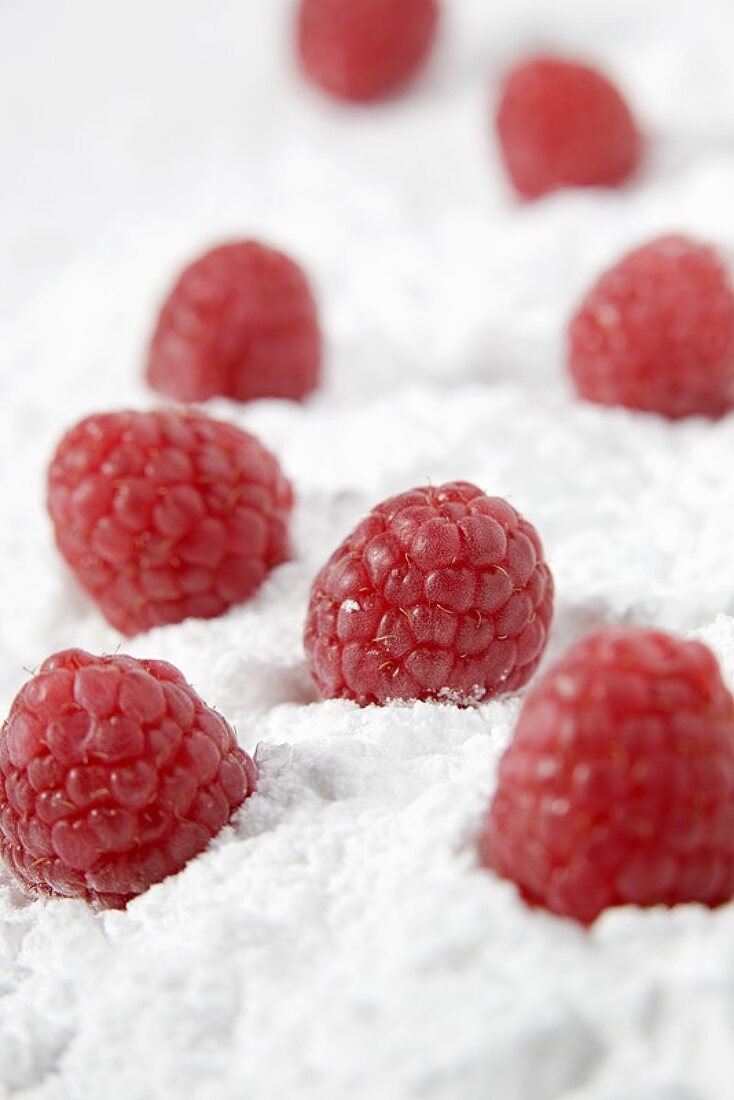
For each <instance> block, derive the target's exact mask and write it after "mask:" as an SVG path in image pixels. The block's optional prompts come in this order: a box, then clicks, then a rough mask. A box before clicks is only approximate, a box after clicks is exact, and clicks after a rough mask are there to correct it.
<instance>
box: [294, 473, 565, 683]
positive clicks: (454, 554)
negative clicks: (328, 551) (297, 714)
mask: <svg viewBox="0 0 734 1100" xmlns="http://www.w3.org/2000/svg"><path fill="white" fill-rule="evenodd" d="M552 608H553V580H552V577H551V574H550V570H549V569H548V566H547V565H546V564H545V561H544V558H543V550H542V547H541V545H540V539H539V538H538V535H537V532H536V531H535V528H534V527H533V526H532V525H531V524H530V523H528V522H527V520H525V519H523V518H522V516H520V515H518V513H517V512H516V511H515V509H514V508H512V507H511V506H510V505H509V504H507V502H506V501H504V500H500V499H499V498H498V497H488V496H485V494H484V493H483V492H482V491H481V490H480V489H477V488H476V486H474V485H470V484H468V483H467V482H454V483H451V484H448V485H441V486H439V487H438V488H433V487H430V486H429V487H426V488H420V489H413V490H412V491H410V492H407V493H402V494H401V495H400V496H397V497H393V498H392V499H390V500H386V501H385V502H384V503H382V504H379V505H378V506H377V507H376V508H374V509H373V510H372V512H370V514H369V515H368V516H367V517H366V519H364V520H362V522H361V523H360V524H359V525H358V526H357V528H356V529H355V530H354V531H353V532H352V534H351V535H350V536H349V537H348V538H347V539H345V540H344V542H343V543H342V544H341V546H339V548H338V549H337V550H336V551H335V552H334V553H333V554H332V556H331V558H330V559H329V561H328V562H327V563H326V565H325V566H324V568H323V569H322V570H321V572H320V573H319V575H318V576H317V577H316V580H315V581H314V583H313V587H312V590H311V601H310V605H309V609H308V616H307V620H306V631H305V647H306V654H307V657H308V663H309V667H310V669H311V674H312V675H313V678H314V680H315V681H316V684H317V685H318V687H319V690H320V691H321V693H322V695H324V696H327V697H334V696H339V697H343V698H347V699H354V700H356V701H357V702H358V703H360V704H366V703H384V702H386V701H387V700H389V699H430V698H439V699H446V700H448V701H451V702H457V703H472V702H479V701H481V700H483V699H488V698H490V697H491V696H493V695H496V694H498V693H500V692H507V691H515V690H516V689H517V688H519V687H522V685H523V684H525V683H527V681H528V680H529V679H530V677H531V676H532V674H533V672H534V671H535V669H536V667H537V665H538V663H539V661H540V658H541V655H542V653H543V649H544V648H545V644H546V640H547V637H548V628H549V625H550V620H551V615H552Z"/></svg>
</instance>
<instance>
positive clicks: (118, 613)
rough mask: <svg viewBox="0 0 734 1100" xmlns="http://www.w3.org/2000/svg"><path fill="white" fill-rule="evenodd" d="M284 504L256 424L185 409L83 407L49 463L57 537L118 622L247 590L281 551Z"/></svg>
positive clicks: (142, 621)
mask: <svg viewBox="0 0 734 1100" xmlns="http://www.w3.org/2000/svg"><path fill="white" fill-rule="evenodd" d="M291 504H292V494H291V488H290V485H289V483H288V481H287V480H286V479H285V477H284V476H283V474H282V473H281V471H280V467H279V465H278V463H277V461H276V460H275V458H274V457H273V455H271V454H270V452H269V451H267V450H266V449H265V448H264V447H263V446H262V444H261V443H259V442H258V440H257V439H255V437H254V436H251V435H249V434H248V433H247V432H243V431H240V430H239V428H235V427H234V426H233V425H232V424H223V423H221V421H218V420H211V419H209V418H208V417H206V416H201V415H197V414H193V413H188V412H178V411H173V410H169V411H166V412H149V413H142V412H117V413H105V414H102V415H100V416H90V417H88V418H87V419H86V420H82V421H81V423H80V424H77V426H76V427H75V428H72V429H71V431H70V432H68V433H67V435H66V436H65V437H64V438H63V439H62V441H61V443H60V444H59V447H58V449H57V451H56V454H55V456H54V458H53V460H52V462H51V466H50V469H49V477H48V509H49V513H50V515H51V519H52V520H53V523H54V527H55V532H56V542H57V544H58V547H59V549H60V551H61V553H62V554H63V556H64V557H65V558H66V561H67V562H68V563H69V565H70V566H71V568H72V569H73V570H74V572H75V574H76V576H77V579H78V580H79V582H80V583H81V585H82V587H83V588H85V589H86V591H87V592H88V593H89V594H90V596H92V598H93V599H94V600H96V602H97V604H98V605H99V607H100V609H101V610H102V612H103V614H104V615H105V616H106V618H107V619H108V620H109V621H110V622H111V623H112V625H113V626H114V627H116V628H117V629H118V630H120V631H121V632H122V633H123V634H135V633H137V632H138V631H141V630H149V629H150V628H151V627H153V626H161V625H163V624H164V623H177V622H180V621H181V620H182V619H187V618H190V617H193V618H198V619H210V618H213V617H214V616H216V615H221V614H222V612H223V611H225V610H226V609H227V608H228V607H229V606H230V605H232V604H236V603H240V602H241V601H242V600H245V599H247V597H248V596H250V595H251V594H252V593H253V592H254V591H255V589H256V588H257V587H258V585H259V584H260V583H261V581H262V580H263V579H264V577H265V575H266V573H267V572H268V570H269V569H270V568H271V567H272V566H274V565H277V564H278V563H279V562H282V561H284V560H285V559H286V557H287V554H288V533H287V523H288V515H289V512H290V509H291Z"/></svg>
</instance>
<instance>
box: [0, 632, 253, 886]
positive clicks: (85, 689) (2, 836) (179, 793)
mask: <svg viewBox="0 0 734 1100" xmlns="http://www.w3.org/2000/svg"><path fill="white" fill-rule="evenodd" d="M256 777H257V771H256V767H255V764H254V763H253V761H252V760H251V759H250V757H249V756H248V755H247V753H245V752H243V750H242V749H240V748H239V747H238V746H237V742H236V739H235V735H234V733H233V731H232V729H231V728H230V726H229V725H228V724H227V723H226V722H225V720H224V719H223V718H222V717H220V715H218V714H217V713H216V712H215V711H213V710H211V709H210V708H209V707H207V706H206V705H205V704H204V703H203V702H202V701H201V699H200V698H199V696H198V695H197V694H196V692H195V691H194V689H193V688H192V687H189V685H188V684H187V683H186V681H185V680H184V678H183V676H182V675H181V673H180V672H179V671H178V669H176V668H174V667H173V666H172V665H169V664H166V663H165V662H164V661H136V660H135V659H134V658H133V657H123V656H117V657H93V656H92V655H91V654H90V653H85V652H84V651H83V650H80V649H68V650H65V651H63V652H62V653H57V654H55V656H53V657H49V659H48V660H47V661H45V662H44V664H42V665H41V668H40V670H39V672H38V674H37V675H36V676H34V677H33V679H32V680H29V682H28V683H27V684H26V685H25V687H23V688H21V690H20V691H19V693H18V695H17V696H16V698H15V700H14V702H13V705H12V707H11V709H10V714H9V716H8V718H7V720H6V721H5V723H4V724H3V727H2V730H1V731H0V855H2V857H3V859H4V860H5V862H6V863H7V864H8V866H9V867H10V868H11V870H12V871H13V872H14V873H15V875H16V876H17V878H18V879H19V880H20V882H21V883H22V884H23V886H25V887H26V888H27V889H29V890H31V891H36V892H39V893H43V894H57V895H61V896H63V897H79V898H85V899H87V900H88V901H91V902H94V903H95V904H98V905H101V906H115V907H119V906H123V905H124V904H125V903H126V902H128V901H129V900H130V899H131V898H133V897H135V895H136V894H140V893H142V892H143V891H144V890H146V889H147V888H148V887H149V886H151V885H152V884H153V883H155V882H160V881H161V879H164V878H166V877H167V876H168V875H172V874H175V873H176V872H177V871H180V870H181V869H182V867H183V866H184V865H185V864H186V863H187V861H188V860H190V859H191V858H192V857H193V856H195V855H197V854H198V853H199V852H202V851H203V850H204V848H206V846H207V844H208V843H209V841H210V840H211V839H212V838H213V837H215V836H216V835H217V833H218V832H219V831H220V829H222V827H223V826H224V825H226V823H227V821H229V818H230V817H231V815H232V813H233V812H234V810H236V809H237V807H238V806H240V805H241V803H242V802H243V800H244V799H245V798H246V797H247V796H248V795H249V794H251V793H252V791H253V790H254V788H255V783H256Z"/></svg>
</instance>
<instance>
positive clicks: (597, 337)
mask: <svg viewBox="0 0 734 1100" xmlns="http://www.w3.org/2000/svg"><path fill="white" fill-rule="evenodd" d="M568 363H569V369H570V372H571V376H572V378H573V381H574V383H575V386H576V389H577V391H578V393H579V395H580V396H581V397H584V398H586V399H587V400H588V401H596V402H599V403H600V404H602V405H623V406H626V407H627V408H631V409H641V410H643V411H647V412H657V413H661V414H662V415H663V416H667V417H670V418H671V419H675V418H678V417H682V416H693V415H702V416H710V417H718V416H722V415H723V414H724V413H725V412H727V410H728V409H730V408H731V407H732V405H733V404H734V294H732V288H731V284H730V281H729V276H728V274H727V272H726V270H725V268H724V266H723V264H722V262H721V260H720V259H719V257H718V256H717V254H716V252H715V251H714V250H713V249H712V248H710V247H708V246H707V245H704V244H700V243H699V242H697V241H693V240H690V239H688V238H686V237H681V236H669V237H661V238H659V239H657V240H653V241H651V242H650V243H648V244H645V245H643V246H642V247H641V248H636V249H635V250H634V251H633V252H630V253H629V254H628V255H627V256H625V257H624V258H623V259H622V260H620V261H619V263H617V264H615V266H614V267H612V268H611V269H610V270H609V271H607V272H605V274H603V275H602V276H601V278H600V279H599V280H598V281H597V282H596V283H595V285H594V286H593V287H592V288H591V290H590V291H589V293H588V294H587V296H586V298H585V299H584V301H583V302H582V304H581V306H580V308H579V310H578V312H577V313H576V315H575V316H574V317H573V319H572V321H571V324H570V327H569V332H568Z"/></svg>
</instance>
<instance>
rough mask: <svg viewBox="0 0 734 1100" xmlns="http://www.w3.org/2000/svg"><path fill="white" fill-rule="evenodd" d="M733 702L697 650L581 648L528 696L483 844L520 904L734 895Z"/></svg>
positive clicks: (628, 641)
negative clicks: (517, 894)
mask: <svg viewBox="0 0 734 1100" xmlns="http://www.w3.org/2000/svg"><path fill="white" fill-rule="evenodd" d="M733 796H734V699H733V698H732V696H731V694H730V693H729V691H728V690H727V689H726V687H725V686H724V683H723V682H722V679H721V674H720V672H719V669H718V666H717V664H716V661H715V659H714V657H713V654H712V653H711V651H710V650H709V649H708V648H707V647H706V646H704V645H701V644H700V643H699V642H684V641H681V640H679V639H677V638H674V637H671V636H670V635H667V634H662V633H658V632H655V631H650V630H642V629H636V628H613V629H607V630H603V631H601V632H600V633H598V634H595V635H592V636H591V637H588V638H585V639H584V640H583V641H581V642H580V643H579V644H577V645H576V646H574V647H573V648H572V649H571V650H570V651H569V652H568V653H567V654H566V656H565V657H564V658H563V659H562V660H561V661H559V662H558V664H556V665H555V666H554V667H553V668H552V669H551V670H550V671H549V672H548V673H547V674H546V675H545V676H544V677H543V679H542V680H541V681H540V682H539V683H538V685H537V687H535V688H534V690H533V691H532V692H531V693H530V694H529V695H528V697H527V699H526V701H525V704H524V706H523V709H522V711H521V713H520V718H519V720H518V723H517V729H516V731H515V736H514V739H513V741H512V743H511V744H510V746H509V748H508V749H507V751H506V752H505V755H504V756H503V758H502V761H501V763H500V767H499V779H498V785H497V791H496V793H495V796H494V800H493V802H492V804H491V806H490V809H489V814H488V816H487V819H486V822H485V825H484V830H483V833H482V835H481V839H480V845H479V847H480V854H481V859H482V861H483V862H484V863H485V865H486V866H488V867H491V868H493V869H494V870H495V871H497V872H498V873H499V874H500V875H503V876H505V877H506V878H509V879H512V880H513V881H514V882H516V883H517V885H518V886H519V888H520V892H521V893H522V895H523V896H524V897H525V899H526V900H527V901H529V902H531V903H532V904H539V905H543V906H545V907H546V908H548V909H550V910H551V911H552V912H554V913H559V914H562V915H565V916H568V917H574V918H575V919H576V920H578V921H581V922H583V923H591V922H592V921H593V920H595V919H596V917H597V916H598V915H599V913H601V912H602V911H603V910H604V909H606V908H607V907H608V906H613V905H628V904H633V905H641V906H650V905H675V904H678V903H680V902H701V903H703V904H705V905H710V906H714V905H719V904H721V903H722V902H725V901H727V900H728V899H729V898H731V897H732V894H734V797H733Z"/></svg>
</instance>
